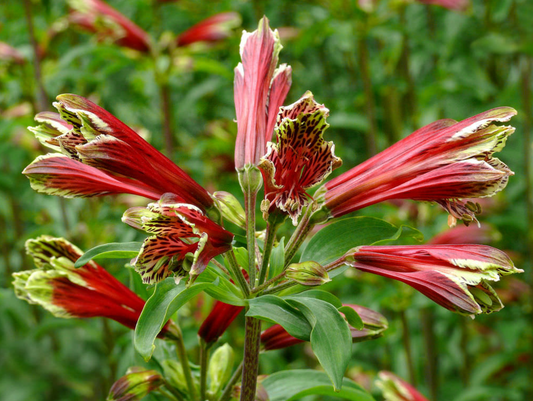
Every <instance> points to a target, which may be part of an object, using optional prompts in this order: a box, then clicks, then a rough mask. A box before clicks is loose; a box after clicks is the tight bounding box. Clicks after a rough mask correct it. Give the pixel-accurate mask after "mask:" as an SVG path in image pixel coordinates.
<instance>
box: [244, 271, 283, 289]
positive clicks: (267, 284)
mask: <svg viewBox="0 0 533 401" xmlns="http://www.w3.org/2000/svg"><path fill="white" fill-rule="evenodd" d="M285 273H286V272H281V273H280V274H278V275H277V276H276V277H273V278H271V279H270V280H268V281H267V282H266V283H263V284H261V285H258V286H257V287H255V288H254V289H253V290H252V294H257V293H258V292H260V291H263V290H264V289H265V288H268V287H269V286H271V285H272V284H274V283H275V282H276V281H279V280H281V279H282V278H283V277H285Z"/></svg>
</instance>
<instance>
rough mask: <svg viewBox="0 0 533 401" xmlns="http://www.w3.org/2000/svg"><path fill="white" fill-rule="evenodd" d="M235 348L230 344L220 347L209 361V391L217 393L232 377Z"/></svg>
mask: <svg viewBox="0 0 533 401" xmlns="http://www.w3.org/2000/svg"><path fill="white" fill-rule="evenodd" d="M233 360H234V354H233V348H231V346H230V345H229V344H224V345H223V346H221V347H218V348H217V350H216V351H215V352H214V353H213V356H212V357H211V360H210V361H209V370H208V372H207V375H208V377H209V381H210V384H209V392H210V393H211V394H213V395H216V394H217V393H218V392H219V391H220V390H222V389H223V388H224V386H225V385H226V383H227V382H228V380H229V379H230V377H231V371H232V369H233Z"/></svg>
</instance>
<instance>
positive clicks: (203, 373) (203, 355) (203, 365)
mask: <svg viewBox="0 0 533 401" xmlns="http://www.w3.org/2000/svg"><path fill="white" fill-rule="evenodd" d="M208 358H209V346H208V345H207V344H206V342H205V341H204V340H203V339H200V401H205V396H206V392H207V367H208Z"/></svg>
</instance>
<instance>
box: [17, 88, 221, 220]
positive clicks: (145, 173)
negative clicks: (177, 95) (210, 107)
mask: <svg viewBox="0 0 533 401" xmlns="http://www.w3.org/2000/svg"><path fill="white" fill-rule="evenodd" d="M57 100H58V102H56V103H54V106H55V107H56V108H57V109H58V110H59V113H60V115H58V114H55V113H39V114H38V115H37V116H36V120H37V121H39V122H41V123H42V124H41V125H40V126H38V127H35V128H32V129H31V130H32V131H33V132H34V133H35V135H36V137H37V138H38V139H39V140H40V141H41V143H42V144H43V145H44V146H47V147H49V148H51V149H53V150H55V151H59V152H61V153H51V154H48V155H45V156H40V157H38V158H37V159H36V160H35V161H34V162H33V163H32V164H30V165H29V166H28V167H26V169H25V170H24V171H23V173H24V174H26V176H27V177H28V178H29V179H30V183H31V186H32V188H33V189H35V190H36V191H37V192H41V193H47V194H51V195H60V196H64V197H67V198H70V197H88V196H102V195H107V194H117V193H131V194H135V195H140V196H144V197H146V198H149V199H153V200H156V199H159V198H160V197H161V196H162V195H163V194H164V193H167V192H173V193H175V194H177V196H179V197H180V199H181V202H185V203H189V204H193V205H195V206H197V207H200V208H202V210H208V209H210V208H211V207H212V206H213V204H214V201H213V199H212V198H211V196H210V195H209V193H208V192H207V191H206V190H205V189H204V188H202V187H201V186H200V185H199V184H198V183H197V182H196V181H194V180H193V179H192V178H191V177H190V176H189V175H187V174H186V173H185V172H184V171H183V170H182V169H180V168H179V167H178V166H176V165H175V164H174V163H173V162H171V161H170V160H169V159H168V158H167V157H165V156H164V155H163V154H161V153H160V152H159V151H158V150H156V149H155V148H154V147H152V146H151V145H150V144H149V143H148V142H146V141H145V140H144V139H143V138H141V137H140V136H139V135H138V134H137V133H136V132H135V131H133V130H132V129H131V128H129V127H128V126H127V125H126V124H124V123H123V122H121V121H120V120H118V119H117V118H115V117H114V116H113V115H112V114H110V113H109V112H107V111H106V110H104V109H102V108H101V107H99V106H97V105H96V104H94V103H93V102H91V101H90V100H88V99H85V98H83V97H81V96H77V95H70V94H69V95H59V96H58V97H57Z"/></svg>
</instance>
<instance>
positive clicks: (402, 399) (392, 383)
mask: <svg viewBox="0 0 533 401" xmlns="http://www.w3.org/2000/svg"><path fill="white" fill-rule="evenodd" d="M378 377H379V379H378V380H376V386H378V387H379V388H380V389H381V391H382V392H383V398H384V400H385V401H428V399H427V398H426V397H424V396H423V395H422V394H420V393H419V392H418V390H417V389H415V388H414V387H413V386H411V385H410V384H409V383H407V382H406V381H405V380H402V379H400V378H399V377H398V376H396V375H395V374H394V373H391V372H387V371H385V370H382V371H381V372H379V373H378Z"/></svg>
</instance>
